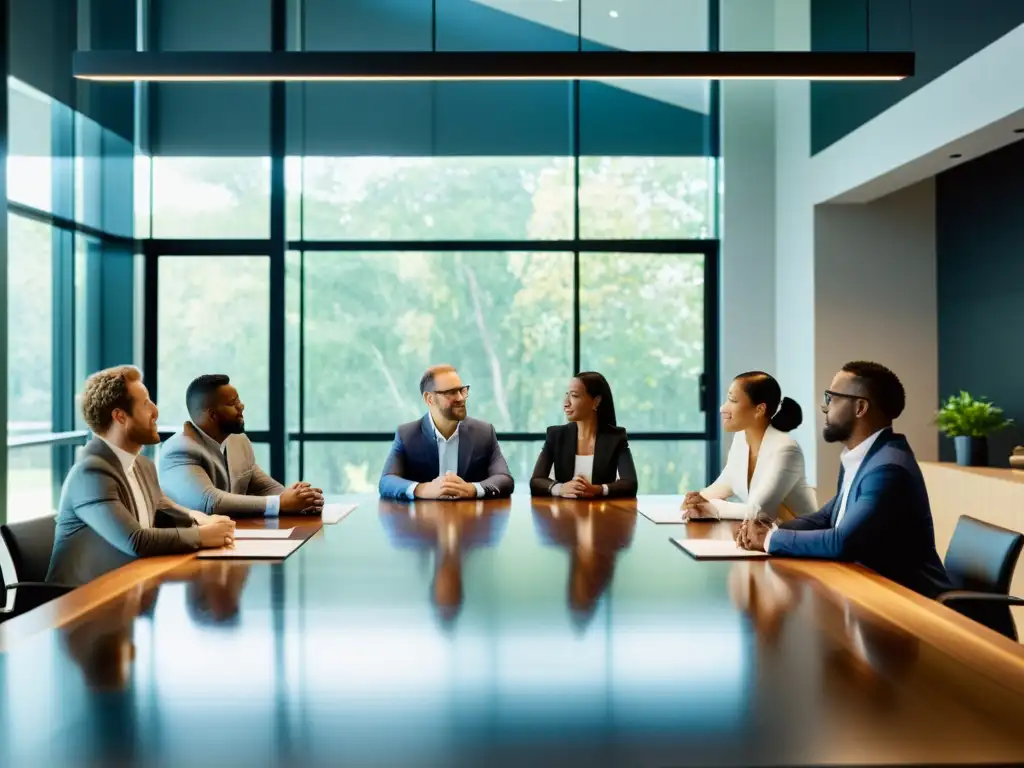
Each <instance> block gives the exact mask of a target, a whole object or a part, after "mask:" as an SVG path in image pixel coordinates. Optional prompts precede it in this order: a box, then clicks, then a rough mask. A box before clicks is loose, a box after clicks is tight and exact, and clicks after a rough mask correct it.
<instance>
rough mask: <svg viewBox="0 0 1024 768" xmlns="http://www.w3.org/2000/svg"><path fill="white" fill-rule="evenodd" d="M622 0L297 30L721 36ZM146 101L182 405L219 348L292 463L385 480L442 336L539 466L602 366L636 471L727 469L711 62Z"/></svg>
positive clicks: (172, 356)
mask: <svg viewBox="0 0 1024 768" xmlns="http://www.w3.org/2000/svg"><path fill="white" fill-rule="evenodd" d="M619 5H623V4H614V3H612V4H609V3H607V2H600V1H599V0H583V1H582V2H572V3H569V2H567V3H550V4H540V3H526V4H524V3H507V2H501V1H499V0H494V2H486V3H484V2H477V1H476V0H444V2H436V3H434V2H431V0H408V1H407V2H400V3H383V4H360V5H358V7H357V6H356V5H352V4H346V3H319V2H318V3H312V2H301V1H300V0H292V1H291V2H290V3H289V13H288V14H287V18H286V27H287V29H286V30H285V31H286V36H285V40H286V45H287V47H288V48H289V49H301V50H311V51H312V50H320V51H323V50H439V51H454V50H538V51H572V50H578V49H581V48H582V49H585V50H589V49H599V48H619V49H624V50H706V49H707V48H708V47H709V46H710V45H711V44H712V43H711V41H712V40H713V39H714V36H715V32H714V27H715V23H714V20H713V19H712V18H711V15H710V11H709V7H708V6H709V3H708V2H707V0H679V1H678V2H675V3H670V4H666V3H664V2H654V1H653V0H645V1H643V2H634V3H630V4H628V7H627V6H625V5H623V7H621V8H620V7H619ZM271 6H272V3H269V2H262V0H260V1H256V0H253V2H249V1H248V0H231V2H229V3H227V4H226V5H225V6H223V7H221V6H217V7H213V6H211V5H210V4H204V3H199V2H191V1H190V2H177V3H171V2H161V1H160V0H155V1H154V2H152V3H151V4H150V12H151V17H152V23H151V24H150V27H149V34H150V45H149V47H150V48H152V49H156V50H168V51H170V50H268V49H269V48H270V47H271V44H272V40H273V38H274V33H275V31H276V30H274V29H273V25H272V24H271V21H270V15H268V14H266V13H263V11H268V10H269V9H270V7H271ZM245 8H248V11H247V12H246V13H241V11H242V10H244V9H245ZM278 87H279V88H280V91H275V90H274V89H275V88H278ZM275 94H276V95H275ZM147 102H148V107H147V109H148V112H147V114H148V117H149V124H148V127H147V133H146V136H145V139H146V141H145V146H146V147H147V151H146V153H145V155H144V156H142V157H140V158H139V159H138V161H137V162H136V168H137V173H136V190H137V197H136V200H137V207H136V219H135V221H136V231H137V232H140V233H145V234H143V235H142V236H143V237H145V236H147V235H149V236H150V237H149V239H147V241H146V243H145V248H146V251H147V268H148V269H149V270H150V274H151V277H150V280H149V286H150V288H149V290H150V293H149V294H148V295H149V297H150V299H151V301H149V302H147V317H148V319H147V323H146V327H147V329H148V331H149V335H150V336H151V337H152V339H153V341H154V343H152V344H151V343H149V342H148V341H147V349H148V352H149V354H150V358H149V360H150V365H149V368H152V369H154V370H150V371H149V372H148V375H149V376H150V377H151V378H153V377H154V376H155V379H154V383H155V386H156V387H157V391H158V392H159V399H158V402H159V404H160V405H161V410H162V417H161V422H162V425H163V427H164V430H165V431H171V430H174V429H177V428H179V427H180V421H181V420H182V419H183V418H184V417H185V413H184V389H185V387H186V386H187V384H188V381H189V380H190V379H191V378H192V377H193V376H194V375H197V374H198V373H201V372H207V373H212V372H219V373H226V374H228V375H229V376H231V377H232V379H234V380H236V381H237V382H239V384H240V393H241V395H242V398H243V400H245V402H246V403H247V410H248V413H249V416H250V418H249V419H248V421H249V422H250V427H251V428H252V430H253V437H254V441H255V442H256V443H257V445H258V450H260V451H261V452H263V454H264V455H265V456H268V457H274V465H273V467H271V469H273V471H274V472H275V473H276V474H278V475H285V477H284V478H283V479H285V480H288V481H291V480H295V479H298V477H299V476H300V475H301V476H303V477H305V478H306V479H309V480H311V481H313V482H315V483H316V484H318V485H322V486H323V487H324V488H325V490H327V491H329V492H335V493H336V492H363V491H372V490H374V489H375V488H376V482H377V478H378V476H379V473H380V469H381V466H382V463H383V460H384V457H385V455H386V453H387V449H388V444H389V442H390V440H391V439H392V436H393V432H394V428H395V426H396V425H397V424H398V423H400V422H403V421H407V420H411V419H415V418H417V417H419V416H420V415H421V414H422V412H423V404H422V402H421V398H420V395H419V391H418V381H419V377H420V375H421V373H422V371H423V369H424V368H425V367H426V366H428V365H430V364H432V363H439V362H447V363H451V364H454V365H456V366H457V367H458V368H459V369H460V372H461V373H462V376H463V378H464V379H465V380H466V381H467V383H471V385H472V393H473V394H472V398H471V400H470V412H471V414H472V415H475V416H477V417H480V418H483V419H486V420H488V421H490V422H492V423H493V424H494V425H495V427H496V429H497V430H498V433H499V437H500V438H501V439H502V443H503V450H504V451H505V453H506V456H507V458H508V459H509V463H510V465H511V466H512V470H513V473H514V474H515V475H516V477H517V479H518V480H520V481H524V480H526V479H527V478H528V476H529V474H530V471H531V470H532V467H533V463H534V460H535V458H536V455H537V452H538V450H539V447H540V441H541V440H542V439H543V435H544V430H545V427H547V426H548V425H551V424H557V423H559V422H561V420H562V418H563V417H562V413H561V398H562V393H563V392H564V391H565V386H566V382H567V380H568V378H569V377H570V376H571V375H572V374H573V373H574V372H575V371H577V370H581V369H596V370H599V371H602V372H603V373H605V375H606V376H607V377H608V378H609V380H610V382H611V385H612V387H613V389H614V391H615V395H616V399H617V406H618V407H617V410H618V414H619V422H620V424H622V425H623V426H625V427H626V428H627V429H628V430H629V433H630V437H631V442H632V445H633V450H634V454H635V456H636V458H637V462H638V470H639V472H640V477H641V491H642V492H646V493H677V492H681V491H684V490H689V489H692V488H693V487H696V486H699V485H701V484H703V483H704V482H705V481H706V479H707V475H708V473H709V472H710V471H713V470H714V469H715V466H714V464H715V459H714V455H715V451H713V450H709V445H710V443H711V442H712V441H714V440H715V439H716V437H717V429H716V424H715V421H716V419H715V418H714V410H715V408H713V407H709V406H712V405H713V404H712V403H710V402H709V400H708V397H709V395H708V393H709V392H714V391H715V388H714V381H713V378H714V375H713V374H714V370H715V356H716V350H715V348H714V338H715V332H716V328H715V312H716V309H717V305H716V292H717V253H718V248H717V226H716V222H717V211H718V205H717V203H718V200H717V193H718V190H717V179H718V159H717V135H716V131H717V127H716V122H717V116H716V109H717V108H716V98H715V90H714V88H713V86H712V84H710V83H708V82H699V81H680V82H673V83H665V82H658V81H607V82H583V83H567V82H562V83H558V82H519V83H516V82H438V83H291V84H288V85H287V86H284V85H281V86H276V85H275V86H271V85H268V84H266V83H232V84H223V83H221V84H214V83H170V84H159V85H156V86H151V87H150V90H149V94H148V99H147ZM143 188H148V189H149V190H150V194H149V195H148V196H146V195H142V196H139V195H138V191H139V190H141V189H143ZM281 264H283V265H284V269H283V273H284V279H283V282H284V289H283V290H280V291H277V292H275V290H274V288H275V280H276V278H275V275H280V274H281V270H280V269H278V266H279V265H281ZM278 345H282V346H283V347H284V349H280V348H278ZM154 350H155V351H154ZM275 361H278V362H277V363H275ZM275 366H277V367H278V368H284V370H283V371H282V370H276V369H275ZM154 372H155V373H154ZM275 392H276V393H281V396H282V397H283V398H284V399H285V401H286V402H285V405H284V412H285V413H284V417H283V418H280V419H278V420H277V421H275V417H274V415H273V410H274V408H275V404H274V393H275ZM275 445H276V446H279V447H280V448H281V450H280V454H279V455H278V454H277V453H275V451H273V450H271V449H272V448H273V447H274V446H275ZM709 457H710V458H709Z"/></svg>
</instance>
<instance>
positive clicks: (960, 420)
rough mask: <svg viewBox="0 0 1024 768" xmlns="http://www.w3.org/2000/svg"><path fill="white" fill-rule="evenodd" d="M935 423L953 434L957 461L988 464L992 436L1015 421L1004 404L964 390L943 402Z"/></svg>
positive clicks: (963, 464)
mask: <svg viewBox="0 0 1024 768" xmlns="http://www.w3.org/2000/svg"><path fill="white" fill-rule="evenodd" d="M935 423H936V425H938V427H939V430H940V431H942V432H943V433H944V434H946V435H947V436H948V437H952V438H953V442H954V443H955V445H956V463H957V464H959V465H960V466H963V467H983V466H986V465H987V464H988V436H989V435H990V434H992V433H993V432H996V431H998V430H1000V429H1003V428H1004V427H1007V426H1009V425H1010V424H1011V423H1012V421H1011V419H1007V418H1005V417H1004V416H1003V409H1002V408H997V407H996V406H994V405H992V403H990V402H989V401H988V400H985V399H981V398H975V397H972V396H971V395H970V394H968V393H967V392H963V391H961V392H960V394H959V395H952V396H950V398H949V399H948V400H947V401H946V402H945V403H943V405H942V407H941V408H939V412H938V414H936V416H935Z"/></svg>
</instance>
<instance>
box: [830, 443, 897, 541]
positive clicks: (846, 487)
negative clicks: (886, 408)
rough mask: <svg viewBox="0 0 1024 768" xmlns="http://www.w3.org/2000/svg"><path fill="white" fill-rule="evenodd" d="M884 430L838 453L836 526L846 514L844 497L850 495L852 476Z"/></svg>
mask: <svg viewBox="0 0 1024 768" xmlns="http://www.w3.org/2000/svg"><path fill="white" fill-rule="evenodd" d="M886 429H888V427H887V428H886ZM884 431H885V430H884V429H880V430H878V431H877V432H875V434H873V435H871V437H869V438H867V439H866V440H865V441H864V442H863V443H861V444H860V445H858V446H857V447H856V448H854V449H853V450H852V451H851V450H848V449H846V448H844V449H843V452H842V453H841V454H840V455H839V461H841V462H842V464H843V497H842V498H841V499H840V500H839V514H838V515H836V528H838V527H839V524H840V523H841V522H842V521H843V515H845V514H846V499H847V497H848V496H849V495H850V487H851V486H852V485H853V480H854V478H855V477H857V472H858V471H859V470H860V465H861V464H863V463H864V459H865V458H866V457H867V455H868V451H870V450H871V446H872V445H874V444H875V440H877V439H878V436H879V435H880V434H882V433H883V432H884Z"/></svg>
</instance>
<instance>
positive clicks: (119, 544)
mask: <svg viewBox="0 0 1024 768" xmlns="http://www.w3.org/2000/svg"><path fill="white" fill-rule="evenodd" d="M135 474H136V475H137V476H138V479H139V485H140V486H141V488H142V492H143V493H144V494H145V495H146V497H147V500H148V502H149V507H150V509H151V510H153V525H154V527H153V528H142V527H141V526H140V525H139V512H138V510H137V509H136V507H135V500H134V498H133V497H132V492H131V489H130V487H129V486H128V478H127V476H126V475H125V473H124V468H123V467H122V466H121V462H120V460H119V459H118V458H117V456H115V455H114V452H113V451H111V450H110V448H108V447H107V445H106V444H105V443H104V442H103V441H102V440H100V439H99V438H96V437H94V438H93V439H92V440H90V441H89V443H88V444H87V445H86V446H85V448H83V449H82V454H81V458H80V459H79V460H78V462H77V463H76V464H75V466H74V467H72V468H71V471H70V472H69V473H68V476H67V479H66V480H65V481H64V487H63V489H62V490H61V494H60V508H59V511H58V512H57V529H56V532H55V535H54V542H53V554H52V556H51V557H50V570H49V572H48V573H47V575H46V580H47V581H49V582H55V583H59V584H74V585H79V584H84V583H85V582H87V581H90V580H91V579H94V578H96V577H97V576H99V575H101V574H103V573H106V572H107V571H111V570H113V569H114V568H119V567H121V566H122V565H124V564H125V563H129V562H131V561H132V560H134V559H135V558H137V557H148V556H151V555H173V554H181V553H184V552H193V551H195V550H197V549H199V529H198V528H197V527H195V521H194V520H193V519H192V517H191V516H190V515H189V513H188V510H186V509H182V508H181V507H179V506H177V505H176V504H174V503H173V502H171V501H170V499H168V498H167V497H166V496H164V494H163V492H162V491H161V490H160V483H159V481H158V480H157V474H156V467H154V466H153V462H151V461H150V460H149V459H147V458H146V457H145V456H141V455H140V456H138V457H137V458H136V459H135Z"/></svg>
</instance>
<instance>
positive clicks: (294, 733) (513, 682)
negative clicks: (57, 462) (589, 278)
mask: <svg viewBox="0 0 1024 768" xmlns="http://www.w3.org/2000/svg"><path fill="white" fill-rule="evenodd" d="M350 501H358V503H359V507H358V508H357V509H356V510H355V511H354V512H353V513H352V514H351V515H349V516H348V517H347V518H346V519H344V520H343V521H342V522H340V523H339V524H337V525H331V526H323V527H322V528H321V527H319V524H318V523H317V522H315V521H311V520H304V519H297V520H291V519H282V520H281V522H280V525H281V526H282V527H290V526H293V525H295V526H299V528H298V529H297V531H296V532H295V534H294V535H296V536H302V537H308V540H307V541H306V542H305V543H304V544H303V545H302V547H300V548H299V549H298V550H297V551H296V552H295V553H294V554H293V555H292V556H291V557H289V558H288V559H287V560H285V561H283V562H245V563H243V562H232V561H210V560H206V561H200V560H196V559H195V558H194V557H179V558H154V559H151V560H148V561H138V562H136V563H132V564H131V565H129V566H127V567H126V568H124V569H121V570H120V571H117V572H114V573H112V574H108V575H107V576H105V577H103V578H101V579H99V580H97V581H96V582H93V583H92V584H90V585H87V586H86V587H83V588H81V589H79V590H76V591H75V592H73V593H72V594H70V595H68V596H66V597H64V598H61V599H60V600H57V601H54V602H53V603H51V604H48V605H47V606H44V607H43V608H41V609H38V610H36V611H33V612H31V613H29V614H27V615H25V616H21V617H18V618H16V619H13V620H10V621H8V622H6V623H5V624H3V625H0V648H2V649H3V653H0V683H2V686H0V765H2V766H32V767H33V768H35V767H36V766H50V765H143V766H150V765H152V766H178V765H191V766H205V765H210V766H214V765H216V766H234V765H239V766H261V765H288V766H292V765H295V766H313V765H316V766H319V765H367V766H371V765H372V766H391V765H426V766H463V765H465V766H478V765H484V766H487V767H488V768H492V767H494V766H533V765H600V766H603V765H628V766H648V765H650V766H666V765H779V764H786V765H800V764H815V765H817V764H822V763H856V764H864V763H890V764H891V763H904V762H905V763H918V764H931V765H934V764H939V763H947V762H955V763H970V762H986V761H988V762H999V763H1008V762H1020V761H1024V652H1022V650H1021V647H1020V646H1018V645H1016V644H1014V643H1012V642H1010V641H1008V640H1006V639H1004V638H1001V637H999V636H998V635H995V634H994V633H991V632H989V631H988V630H986V629H984V628H982V627H979V626H977V625H975V624H973V623H971V622H970V621H968V620H967V619H964V618H962V617H960V616H958V615H957V614H954V613H953V612H952V611H949V610H948V609H946V608H944V607H942V606H939V605H937V604H935V603H933V602H931V601H928V600H925V599H923V598H920V597H918V596H916V595H913V594H911V593H909V592H907V591H906V590H903V589H901V588H899V587H897V586H895V585H892V584H889V583H888V582H885V581H884V580H882V579H880V578H878V577H877V576H875V575H873V574H870V573H868V572H866V571H863V570H862V569H859V568H857V567H855V566H849V565H840V564H834V563H811V562H797V561H782V560H773V561H770V562H768V561H714V562H707V561H700V562H698V561H696V560H694V559H692V558H690V557H689V556H688V555H686V554H685V553H683V552H682V551H680V550H679V549H678V548H676V547H675V546H673V545H672V544H671V543H670V542H669V537H670V536H679V537H684V536H702V537H703V536H723V537H724V536H729V535H730V530H731V524H728V523H700V524H696V523H695V524H690V525H688V526H682V525H680V526H666V525H660V526H659V525H655V524H653V523H652V522H650V521H649V520H648V519H647V518H645V517H643V516H640V515H638V514H637V512H636V511H635V510H636V506H637V505H640V506H641V507H643V506H644V505H654V504H664V503H676V504H678V499H676V500H674V501H669V500H665V499H656V498H641V499H639V500H638V501H635V502H634V501H627V502H621V503H618V504H616V503H611V502H607V501H601V502H570V501H555V500H550V499H548V500H531V499H530V498H529V497H520V496H516V497H514V498H513V499H512V500H510V501H509V500H506V501H488V502H476V501H468V502H428V503H419V502H418V503H415V504H406V503H393V502H385V501H380V500H378V499H376V498H372V499H370V498H360V499H350ZM258 524H259V525H263V522H262V521H260V522H259V523H258ZM269 525H277V523H273V522H272V523H269Z"/></svg>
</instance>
